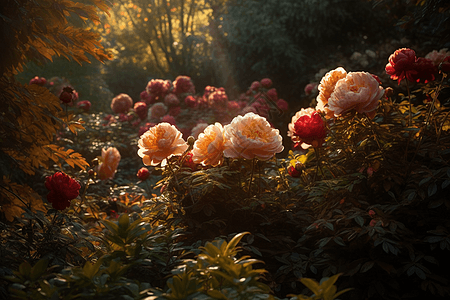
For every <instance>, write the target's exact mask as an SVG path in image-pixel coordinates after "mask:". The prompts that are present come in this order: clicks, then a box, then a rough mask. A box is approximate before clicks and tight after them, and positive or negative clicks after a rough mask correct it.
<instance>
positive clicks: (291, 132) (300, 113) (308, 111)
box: [287, 107, 315, 144]
mask: <svg viewBox="0 0 450 300" xmlns="http://www.w3.org/2000/svg"><path fill="white" fill-rule="evenodd" d="M314 112H315V110H314V109H313V108H311V107H308V108H302V109H301V110H299V111H298V112H296V113H295V115H294V116H293V117H292V119H291V123H289V124H288V132H287V135H288V136H289V137H291V139H292V141H293V142H294V143H295V144H296V143H298V142H299V140H298V139H295V138H294V133H295V128H294V126H295V122H297V120H298V119H300V117H302V116H311V115H312V114H313V113H314Z"/></svg>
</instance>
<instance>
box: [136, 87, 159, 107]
mask: <svg viewBox="0 0 450 300" xmlns="http://www.w3.org/2000/svg"><path fill="white" fill-rule="evenodd" d="M139 96H140V98H141V101H142V102H145V103H146V104H147V105H150V104H153V103H155V101H156V98H155V97H154V96H153V95H150V94H149V93H147V91H146V90H145V91H142V92H141V94H140V95H139Z"/></svg>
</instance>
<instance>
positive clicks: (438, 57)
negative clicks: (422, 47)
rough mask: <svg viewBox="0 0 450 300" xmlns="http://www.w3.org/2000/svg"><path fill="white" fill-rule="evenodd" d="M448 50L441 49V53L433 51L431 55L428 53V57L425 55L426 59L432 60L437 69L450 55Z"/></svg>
mask: <svg viewBox="0 0 450 300" xmlns="http://www.w3.org/2000/svg"><path fill="white" fill-rule="evenodd" d="M447 50H448V49H447V48H444V49H441V50H439V51H437V50H433V51H431V52H430V53H428V54H427V55H425V58H427V59H429V60H431V62H432V63H433V65H435V66H436V67H437V66H439V65H440V64H441V63H442V62H443V61H444V59H445V58H446V57H447V56H449V55H450V51H447Z"/></svg>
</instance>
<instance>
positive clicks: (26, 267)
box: [19, 261, 31, 278]
mask: <svg viewBox="0 0 450 300" xmlns="http://www.w3.org/2000/svg"><path fill="white" fill-rule="evenodd" d="M19 273H20V275H22V276H23V277H25V278H30V273H31V265H30V264H29V263H28V262H27V261H25V262H23V263H21V264H20V266H19Z"/></svg>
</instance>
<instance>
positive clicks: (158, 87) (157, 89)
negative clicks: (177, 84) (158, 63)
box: [146, 79, 172, 102]
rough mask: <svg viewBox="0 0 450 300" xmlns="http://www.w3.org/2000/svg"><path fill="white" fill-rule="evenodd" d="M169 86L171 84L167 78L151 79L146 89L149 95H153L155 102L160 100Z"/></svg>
mask: <svg viewBox="0 0 450 300" xmlns="http://www.w3.org/2000/svg"><path fill="white" fill-rule="evenodd" d="M171 87H172V84H171V82H170V81H169V80H163V79H152V80H150V81H149V82H148V83H147V87H146V91H147V93H148V94H149V95H151V96H152V97H154V99H155V102H156V101H159V100H162V99H163V98H164V96H165V95H166V94H167V93H168V92H169V90H170V88H171Z"/></svg>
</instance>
